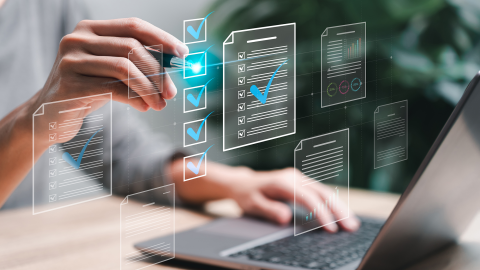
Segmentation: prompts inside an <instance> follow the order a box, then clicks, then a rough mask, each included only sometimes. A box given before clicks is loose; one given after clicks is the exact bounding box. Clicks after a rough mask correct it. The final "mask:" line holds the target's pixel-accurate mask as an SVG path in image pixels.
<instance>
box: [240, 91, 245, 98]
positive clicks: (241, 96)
mask: <svg viewBox="0 0 480 270" xmlns="http://www.w3.org/2000/svg"><path fill="white" fill-rule="evenodd" d="M244 97H245V90H240V91H238V98H244Z"/></svg>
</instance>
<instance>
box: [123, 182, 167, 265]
mask: <svg viewBox="0 0 480 270" xmlns="http://www.w3.org/2000/svg"><path fill="white" fill-rule="evenodd" d="M169 186H172V188H173V193H172V196H173V197H172V198H173V200H172V209H173V217H172V221H173V226H172V230H173V249H172V254H171V258H166V259H165V260H163V261H160V262H156V263H154V264H150V265H148V266H145V267H141V268H139V269H143V268H146V267H149V266H152V265H156V264H160V263H163V262H166V261H168V260H171V259H174V258H175V243H176V241H175V236H176V233H175V183H172V184H168V185H164V186H161V187H156V188H152V189H148V190H144V191H140V192H137V193H133V194H129V195H127V196H125V199H123V201H122V202H121V203H120V269H122V265H123V252H122V205H125V204H128V201H129V200H128V197H130V196H134V195H138V194H141V193H145V192H150V191H153V190H156V189H161V188H165V187H169Z"/></svg>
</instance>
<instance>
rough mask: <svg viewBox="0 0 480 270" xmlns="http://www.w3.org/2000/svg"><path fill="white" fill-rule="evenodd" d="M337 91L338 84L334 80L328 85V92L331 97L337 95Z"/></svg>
mask: <svg viewBox="0 0 480 270" xmlns="http://www.w3.org/2000/svg"><path fill="white" fill-rule="evenodd" d="M336 93H337V84H336V83H333V82H332V83H330V84H329V85H328V87H327V94H328V95H329V96H330V97H333V96H335V94H336Z"/></svg>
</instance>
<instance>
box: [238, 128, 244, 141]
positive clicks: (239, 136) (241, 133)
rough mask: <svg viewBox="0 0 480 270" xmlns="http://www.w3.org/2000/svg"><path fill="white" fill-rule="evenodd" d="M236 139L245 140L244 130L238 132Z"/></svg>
mask: <svg viewBox="0 0 480 270" xmlns="http://www.w3.org/2000/svg"><path fill="white" fill-rule="evenodd" d="M238 138H239V139H240V138H245V129H242V130H239V131H238Z"/></svg>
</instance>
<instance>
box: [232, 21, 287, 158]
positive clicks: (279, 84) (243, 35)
mask: <svg viewBox="0 0 480 270" xmlns="http://www.w3.org/2000/svg"><path fill="white" fill-rule="evenodd" d="M295 31H296V30H295V23H290V24H282V25H276V26H269V27H262V28H254V29H247V30H240V31H234V32H232V33H231V34H230V35H229V36H228V38H227V39H226V40H225V42H224V43H223V77H224V78H223V151H228V150H232V149H236V148H240V147H243V146H247V145H251V144H255V143H259V142H263V141H267V140H271V139H275V138H280V137H283V136H287V135H291V134H295V119H296V118H295V117H296V115H295V106H296V100H295V89H296V85H295V84H296V73H295V62H296V48H295V46H296V45H295ZM240 134H241V136H240Z"/></svg>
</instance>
